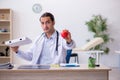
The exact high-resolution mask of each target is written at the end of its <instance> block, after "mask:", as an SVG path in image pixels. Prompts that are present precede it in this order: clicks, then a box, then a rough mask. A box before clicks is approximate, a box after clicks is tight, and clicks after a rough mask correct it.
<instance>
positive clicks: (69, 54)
mask: <svg viewBox="0 0 120 80" xmlns="http://www.w3.org/2000/svg"><path fill="white" fill-rule="evenodd" d="M71 53H72V49H69V50H67V55H66V63H69V61H70V56H71Z"/></svg>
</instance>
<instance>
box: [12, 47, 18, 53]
mask: <svg viewBox="0 0 120 80" xmlns="http://www.w3.org/2000/svg"><path fill="white" fill-rule="evenodd" d="M18 48H19V46H15V47H11V49H12V51H14V52H15V53H17V52H18Z"/></svg>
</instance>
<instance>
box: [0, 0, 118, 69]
mask: <svg viewBox="0 0 120 80" xmlns="http://www.w3.org/2000/svg"><path fill="white" fill-rule="evenodd" d="M35 3H40V4H41V5H42V9H43V10H42V12H41V13H40V14H35V13H34V12H33V11H32V6H33V4H35ZM119 7H120V0H0V8H11V9H12V10H13V38H18V37H21V36H28V37H30V38H31V39H32V40H34V38H35V37H36V36H37V35H39V34H41V33H42V29H41V28H40V23H39V17H40V15H41V14H42V13H44V12H51V13H53V14H54V16H55V18H56V25H55V28H56V29H57V30H59V31H61V30H62V29H65V28H66V29H69V31H70V32H71V33H72V38H73V39H74V40H75V41H76V42H77V47H81V46H82V45H84V44H85V42H86V40H87V39H88V38H92V33H90V32H88V30H87V26H86V25H85V22H86V21H88V20H90V19H91V16H92V15H93V14H95V15H98V14H101V15H102V16H103V17H104V18H107V19H108V20H107V24H108V29H109V30H108V32H109V34H110V36H111V37H112V38H114V42H111V43H110V44H109V47H110V49H111V51H110V53H109V55H103V56H102V60H101V63H103V64H105V65H108V66H111V67H118V66H119V65H118V63H120V62H119V60H118V55H117V54H116V53H115V52H114V51H115V50H119V47H120V44H119V40H120V38H119V34H120V31H119V30H120V28H119V23H120V20H119V19H120V15H119V14H120V9H119ZM29 46H30V45H26V46H22V47H21V49H23V50H26V49H27V48H28V47H29ZM79 57H80V63H87V57H88V56H87V57H86V55H85V54H84V55H83V54H80V55H79ZM13 58H14V59H13V60H14V63H19V64H27V62H25V61H23V60H21V59H20V58H18V57H16V56H15V55H14V56H13Z"/></svg>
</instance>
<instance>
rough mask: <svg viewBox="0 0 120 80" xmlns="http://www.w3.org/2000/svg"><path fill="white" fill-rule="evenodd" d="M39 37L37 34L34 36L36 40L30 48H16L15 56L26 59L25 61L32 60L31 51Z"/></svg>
mask: <svg viewBox="0 0 120 80" xmlns="http://www.w3.org/2000/svg"><path fill="white" fill-rule="evenodd" d="M38 39H39V36H38V37H37V38H36V40H35V41H34V42H33V44H32V46H31V48H30V49H28V50H27V51H21V50H18V52H17V53H16V55H17V56H19V57H21V58H23V59H25V60H27V61H32V58H33V51H34V49H35V47H36V42H37V40H38Z"/></svg>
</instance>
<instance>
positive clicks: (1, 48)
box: [0, 9, 12, 63]
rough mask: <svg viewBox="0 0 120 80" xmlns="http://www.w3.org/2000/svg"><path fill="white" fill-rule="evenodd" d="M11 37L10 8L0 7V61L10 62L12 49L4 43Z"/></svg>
mask: <svg viewBox="0 0 120 80" xmlns="http://www.w3.org/2000/svg"><path fill="white" fill-rule="evenodd" d="M10 39H12V10H11V9H0V63H5V62H12V51H11V49H10V47H8V46H6V45H5V44H4V42H5V41H7V40H10Z"/></svg>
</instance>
